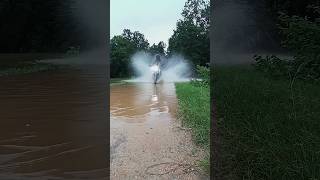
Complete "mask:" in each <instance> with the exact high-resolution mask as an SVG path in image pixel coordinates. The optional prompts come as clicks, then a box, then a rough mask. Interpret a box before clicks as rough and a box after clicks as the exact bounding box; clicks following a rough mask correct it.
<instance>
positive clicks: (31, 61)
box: [0, 53, 63, 76]
mask: <svg viewBox="0 0 320 180" xmlns="http://www.w3.org/2000/svg"><path fill="white" fill-rule="evenodd" d="M62 56H63V54H46V53H26V54H0V58H1V59H2V60H1V61H0V76H9V75H19V74H29V73H34V72H43V71H53V70H57V69H58V68H60V67H62V66H61V65H59V66H58V65H54V64H50V63H45V62H40V61H38V59H42V58H43V59H45V58H48V57H50V58H60V57H62Z"/></svg>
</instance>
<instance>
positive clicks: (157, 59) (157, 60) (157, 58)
mask: <svg viewBox="0 0 320 180" xmlns="http://www.w3.org/2000/svg"><path fill="white" fill-rule="evenodd" d="M160 62H161V59H160V55H159V54H157V55H156V63H160Z"/></svg>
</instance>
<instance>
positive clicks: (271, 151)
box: [212, 0, 320, 179]
mask: <svg viewBox="0 0 320 180" xmlns="http://www.w3.org/2000/svg"><path fill="white" fill-rule="evenodd" d="M284 1H286V0H284ZM267 2H270V5H272V8H274V9H272V10H274V11H277V10H281V11H282V13H280V14H279V16H278V18H277V21H278V27H279V33H280V34H281V38H282V45H283V46H284V47H285V48H286V49H288V50H289V51H290V52H291V53H293V58H291V59H282V58H280V57H277V56H275V55H267V56H261V55H256V56H254V60H255V62H254V64H253V65H252V66H251V65H239V66H217V67H215V70H214V78H213V79H212V83H213V96H214V99H215V101H214V104H215V106H216V113H217V114H216V117H217V122H218V127H219V129H220V130H219V132H220V133H221V138H222V140H221V142H222V146H221V148H222V149H221V151H220V152H222V154H220V158H221V159H222V164H223V166H222V167H223V168H222V170H223V171H224V174H227V175H228V176H230V177H235V178H236V179H319V178H320V153H319V149H320V143H319V142H320V131H319V129H320V121H319V120H320V119H319V117H320V111H319V109H320V84H319V80H320V49H319V47H320V24H319V18H317V17H319V15H320V11H319V6H317V4H316V2H315V1H309V3H310V4H309V5H308V6H307V3H308V2H301V3H300V6H301V7H304V9H302V8H300V6H299V5H298V4H299V2H296V4H294V3H293V2H290V1H286V2H287V4H288V5H290V6H284V5H280V4H279V6H276V4H277V3H276V2H275V1H272V0H269V1H267ZM271 2H273V3H271ZM312 3H313V4H312ZM289 7H291V8H289ZM277 8H279V9H277ZM308 8H309V10H308ZM301 9H302V10H301ZM286 10H287V11H286ZM311 11H312V13H311Z"/></svg>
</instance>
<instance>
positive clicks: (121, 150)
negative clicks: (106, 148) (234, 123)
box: [110, 83, 208, 179]
mask: <svg viewBox="0 0 320 180" xmlns="http://www.w3.org/2000/svg"><path fill="white" fill-rule="evenodd" d="M110 104H111V105H110V108H111V122H110V126H111V132H110V134H111V137H110V138H111V139H110V143H111V152H110V153H111V179H208V177H206V176H203V174H202V173H201V169H200V168H199V166H198V164H199V160H201V159H202V158H203V155H204V152H203V151H202V150H201V149H199V148H198V147H196V146H194V145H193V144H192V140H191V136H190V132H189V131H188V130H186V129H183V128H181V127H180V124H179V122H178V121H177V119H176V106H177V102H176V96H175V87H174V84H173V83H172V84H159V85H157V86H154V85H153V84H148V83H144V84H142V83H140V84H127V85H115V86H112V87H111V102H110Z"/></svg>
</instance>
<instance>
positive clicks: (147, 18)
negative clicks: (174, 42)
mask: <svg viewBox="0 0 320 180" xmlns="http://www.w3.org/2000/svg"><path fill="white" fill-rule="evenodd" d="M185 2H186V0H111V2H110V6H111V8H110V11H111V12H110V18H111V19H110V38H112V37H113V36H114V35H120V34H121V33H122V31H123V29H130V30H131V31H139V32H141V33H142V34H144V35H145V38H146V39H147V40H148V41H149V43H150V45H152V44H153V43H158V42H159V41H164V42H165V43H166V44H167V45H168V39H169V38H170V36H171V35H172V34H173V30H174V29H175V27H176V22H177V20H178V19H181V12H182V9H183V7H184V4H185Z"/></svg>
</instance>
